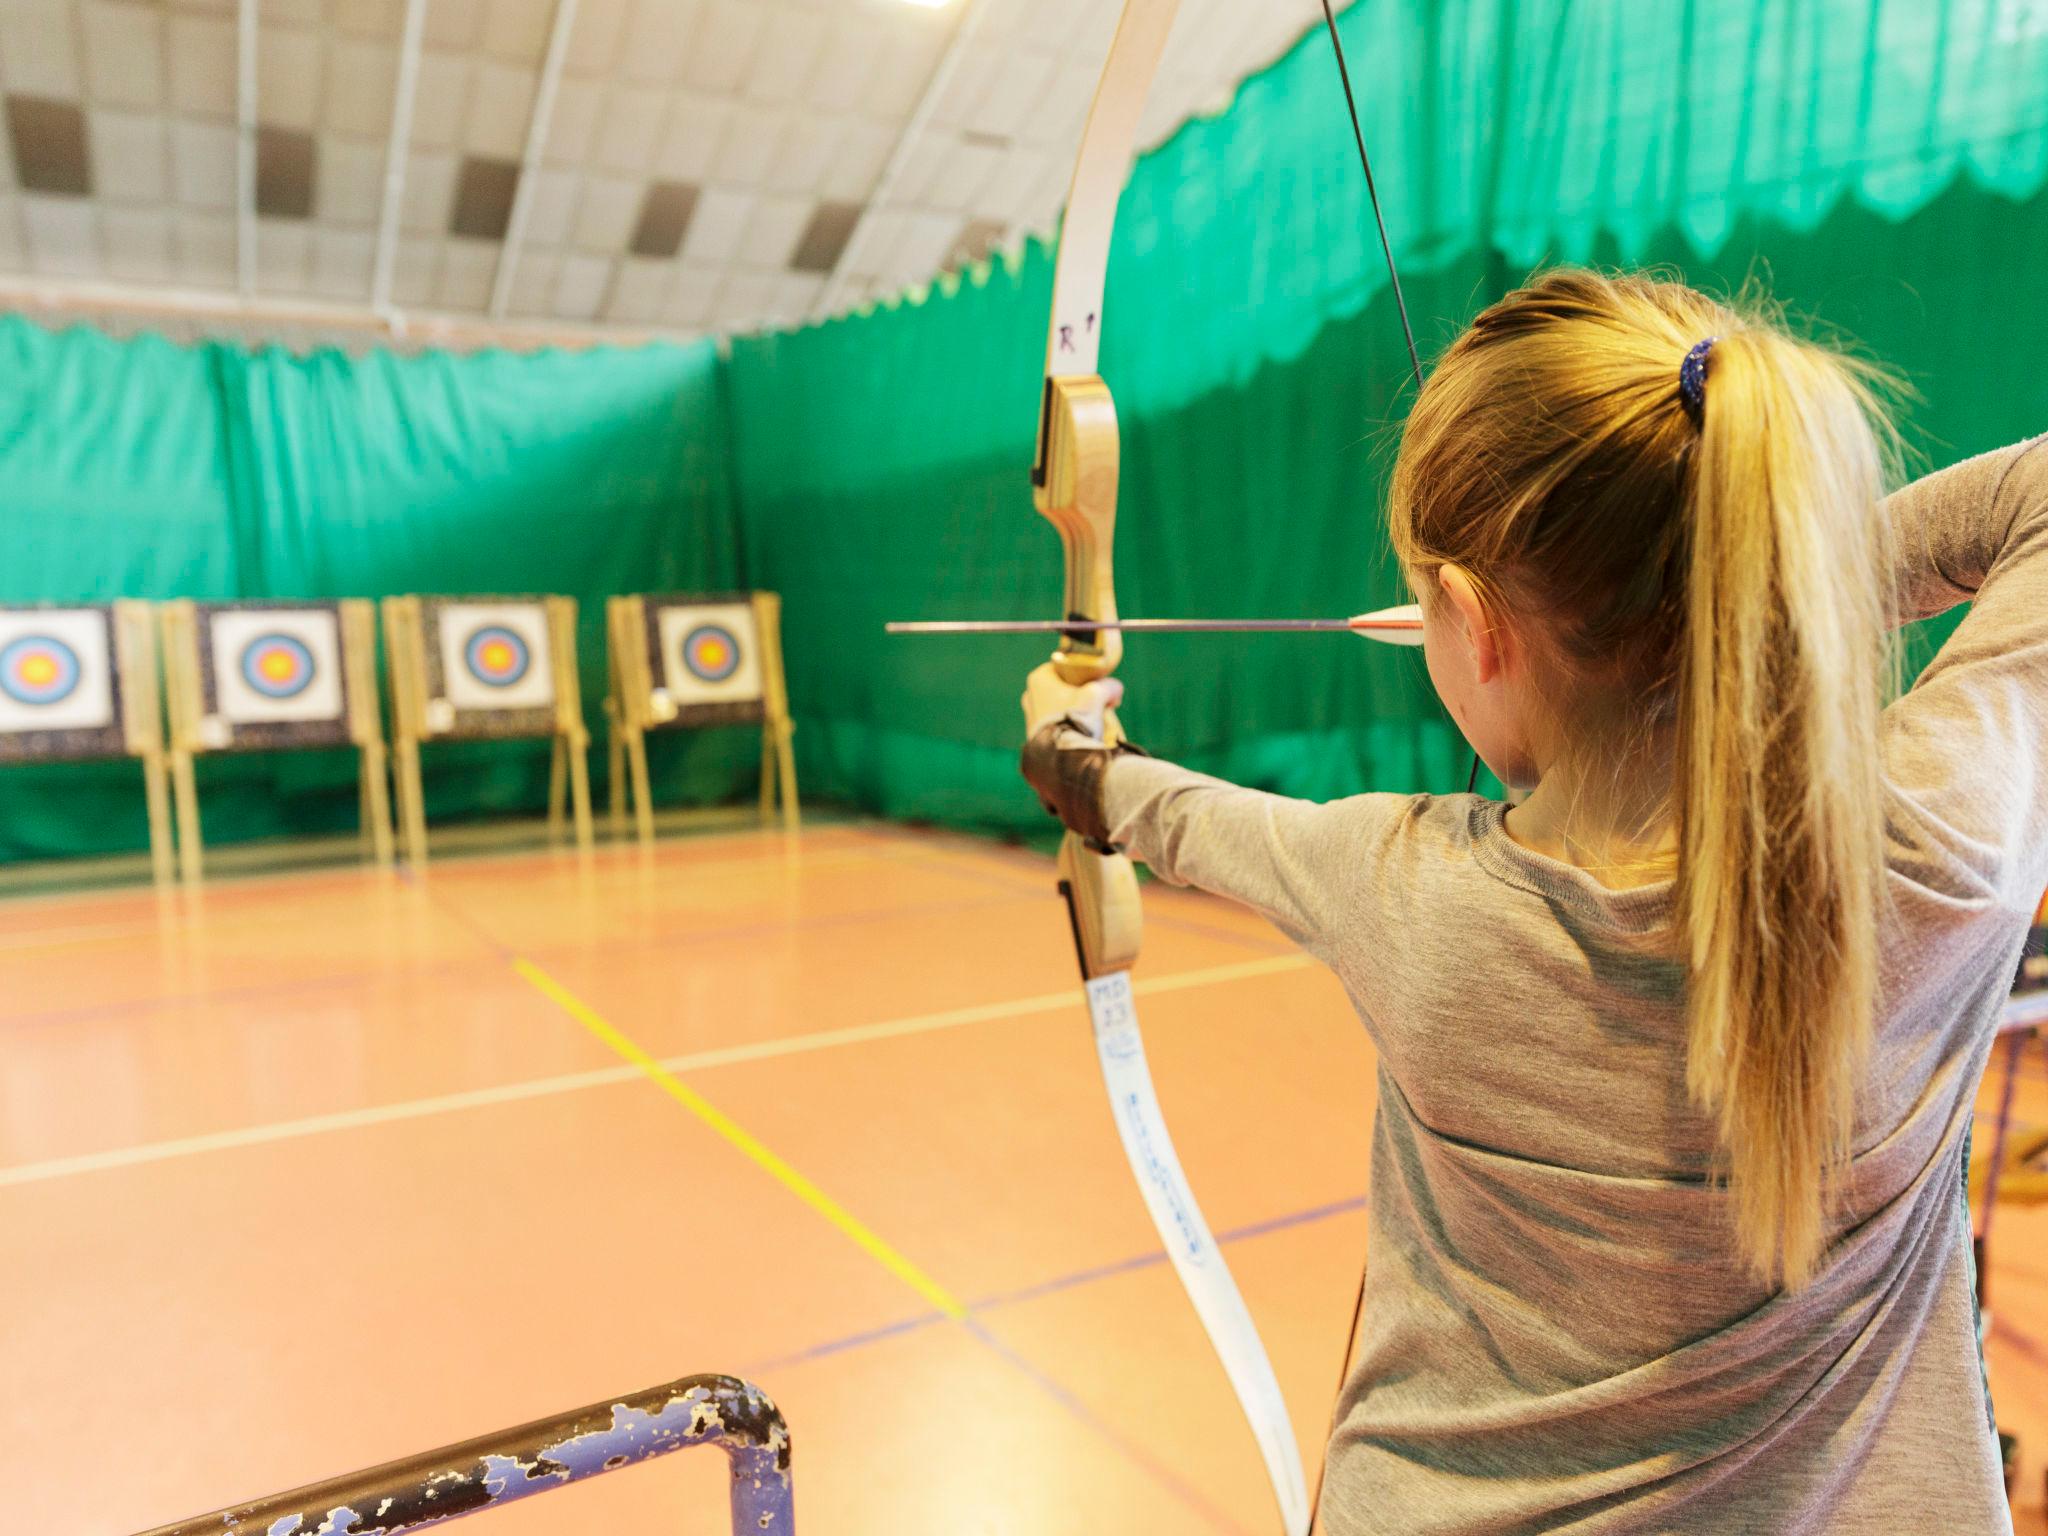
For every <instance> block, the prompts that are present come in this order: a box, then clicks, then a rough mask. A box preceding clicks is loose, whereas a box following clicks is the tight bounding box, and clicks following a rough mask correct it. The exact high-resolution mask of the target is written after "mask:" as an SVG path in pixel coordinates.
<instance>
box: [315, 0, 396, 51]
mask: <svg viewBox="0 0 2048 1536" xmlns="http://www.w3.org/2000/svg"><path fill="white" fill-rule="evenodd" d="M332 3H333V10H334V25H335V29H336V30H337V31H339V32H340V33H341V35H342V36H344V37H363V38H373V39H376V40H379V41H389V40H391V39H393V38H396V37H397V36H398V34H399V31H400V29H401V28H402V27H403V26H404V23H405V0H332Z"/></svg>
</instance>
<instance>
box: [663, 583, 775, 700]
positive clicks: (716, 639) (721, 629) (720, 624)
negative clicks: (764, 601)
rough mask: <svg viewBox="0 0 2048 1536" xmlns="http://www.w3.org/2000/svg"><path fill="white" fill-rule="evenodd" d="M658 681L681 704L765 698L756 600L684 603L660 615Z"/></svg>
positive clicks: (664, 609) (664, 610)
mask: <svg viewBox="0 0 2048 1536" xmlns="http://www.w3.org/2000/svg"><path fill="white" fill-rule="evenodd" d="M659 619H660V624H659V629H660V634H661V670H660V674H659V677H658V681H659V682H661V684H662V685H663V686H664V687H665V688H666V689H667V690H668V694H669V697H670V698H672V699H673V700H674V701H675V703H676V705H677V707H678V708H682V709H688V708H690V707H691V706H693V705H703V704H744V703H748V702H751V701H754V700H758V699H759V698H760V697H761V663H760V658H759V650H760V647H759V644H758V641H757V637H756V636H755V633H754V608H753V605H752V604H751V603H706V604H690V605H683V604H678V605H676V606H674V607H668V608H663V609H662V610H661V611H660V614H659Z"/></svg>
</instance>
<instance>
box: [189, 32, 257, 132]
mask: <svg viewBox="0 0 2048 1536" xmlns="http://www.w3.org/2000/svg"><path fill="white" fill-rule="evenodd" d="M257 95H258V99H259V100H260V99H261V96H262V91H261V87H260V84H259V87H258V92H257ZM171 105H172V106H173V107H175V108H177V109H178V110H179V111H180V112H191V113H196V114H199V115H202V116H206V117H221V118H226V117H233V116H234V114H235V26H234V23H233V22H231V21H223V20H219V19H217V18H215V17H212V16H182V15H180V16H173V17H172V18H171Z"/></svg>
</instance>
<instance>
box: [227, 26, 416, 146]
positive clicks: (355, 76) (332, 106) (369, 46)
mask: <svg viewBox="0 0 2048 1536" xmlns="http://www.w3.org/2000/svg"><path fill="white" fill-rule="evenodd" d="M397 85H398V50H397V49H396V48H394V47H392V46H391V45H390V44H388V43H379V42H367V41H364V40H362V39H360V38H352V37H342V38H336V39H334V40H333V41H332V42H331V43H329V44H328V47H327V82H326V86H325V89H324V91H323V93H322V96H321V104H322V107H323V109H324V113H325V121H326V125H327V126H328V127H330V128H337V129H339V130H340V131H341V132H343V133H355V134H361V135H363V136H364V137H366V138H370V137H374V138H379V139H381V138H383V137H384V135H385V134H386V133H388V132H390V130H391V99H392V93H393V92H394V91H395V90H396V88H397ZM257 90H258V93H259V94H260V93H261V91H262V82H261V80H260V79H259V80H258V82H257Z"/></svg>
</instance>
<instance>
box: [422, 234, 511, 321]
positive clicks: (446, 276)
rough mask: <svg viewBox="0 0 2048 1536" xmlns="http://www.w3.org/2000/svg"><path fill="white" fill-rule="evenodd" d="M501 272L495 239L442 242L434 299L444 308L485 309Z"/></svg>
mask: <svg viewBox="0 0 2048 1536" xmlns="http://www.w3.org/2000/svg"><path fill="white" fill-rule="evenodd" d="M497 276H498V246H497V242H496V241H486V240H455V239H450V240H446V241H443V242H442V245H441V277H440V281H439V282H437V283H436V284H435V285H434V302H435V303H437V304H439V305H440V306H441V307H442V308H444V309H467V310H479V309H486V308H488V307H489V306H490V302H491V284H492V283H494V282H495V281H496V280H497Z"/></svg>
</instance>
